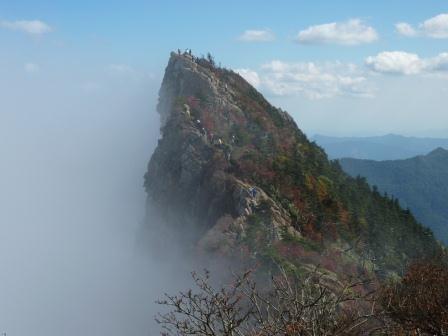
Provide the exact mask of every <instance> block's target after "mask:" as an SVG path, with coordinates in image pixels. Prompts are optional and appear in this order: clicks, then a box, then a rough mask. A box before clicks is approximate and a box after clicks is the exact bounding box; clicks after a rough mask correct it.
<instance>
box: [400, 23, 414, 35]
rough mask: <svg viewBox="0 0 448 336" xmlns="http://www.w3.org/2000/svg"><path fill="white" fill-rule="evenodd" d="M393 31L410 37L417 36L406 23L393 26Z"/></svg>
mask: <svg viewBox="0 0 448 336" xmlns="http://www.w3.org/2000/svg"><path fill="white" fill-rule="evenodd" d="M395 29H396V31H397V33H398V34H400V35H404V36H408V37H412V36H416V35H417V31H416V30H415V29H414V28H413V27H412V26H411V25H410V24H409V23H406V22H399V23H396V24H395Z"/></svg>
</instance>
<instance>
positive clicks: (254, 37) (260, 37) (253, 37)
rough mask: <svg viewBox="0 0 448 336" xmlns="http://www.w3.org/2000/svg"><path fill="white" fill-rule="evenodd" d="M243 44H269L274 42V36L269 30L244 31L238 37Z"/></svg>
mask: <svg viewBox="0 0 448 336" xmlns="http://www.w3.org/2000/svg"><path fill="white" fill-rule="evenodd" d="M238 40H240V41H243V42H270V41H273V40H275V35H274V33H272V32H271V31H270V30H269V29H264V30H246V31H245V32H244V33H243V34H241V35H240V36H239V37H238Z"/></svg>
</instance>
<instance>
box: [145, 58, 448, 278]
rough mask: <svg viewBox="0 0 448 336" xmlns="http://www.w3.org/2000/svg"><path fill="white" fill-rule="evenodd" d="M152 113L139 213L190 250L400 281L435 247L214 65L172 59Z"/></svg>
mask: <svg viewBox="0 0 448 336" xmlns="http://www.w3.org/2000/svg"><path fill="white" fill-rule="evenodd" d="M158 111H159V113H160V115H161V125H162V127H161V139H160V140H159V144H158V146H157V148H156V150H155V152H154V154H153V156H152V157H151V160H150V162H149V164H148V170H147V172H146V174H145V188H146V192H147V194H148V211H149V212H150V213H157V214H158V216H159V217H160V218H162V219H163V220H162V222H163V224H162V225H165V226H169V227H171V228H174V230H175V231H176V232H177V233H178V234H179V233H180V236H181V237H182V238H183V239H184V240H188V241H190V243H191V245H192V246H195V248H200V249H202V250H207V251H212V252H214V253H218V254H231V255H232V254H233V255H235V254H238V255H239V257H241V258H256V259H261V260H264V261H265V263H269V261H271V262H272V260H274V261H276V262H277V263H282V264H284V265H287V266H288V268H290V269H294V270H298V269H300V267H302V266H304V265H314V266H316V265H325V266H324V268H326V269H328V270H331V271H332V272H333V273H334V274H336V275H337V274H339V275H340V274H342V273H345V272H355V273H356V272H367V271H375V272H376V271H382V272H386V273H387V272H397V271H399V270H400V269H403V265H404V264H405V263H407V262H409V261H410V260H411V259H413V258H419V257H424V256H427V255H430V254H432V253H436V252H437V251H439V249H440V247H439V246H438V244H437V243H436V241H435V240H434V238H433V237H432V233H431V232H430V231H429V230H427V229H425V228H423V227H421V226H420V224H418V223H417V222H416V221H415V219H414V218H413V217H412V215H410V214H409V213H407V212H406V211H404V210H402V209H400V208H399V206H398V205H397V204H394V203H393V202H392V201H391V200H390V199H387V198H384V197H382V196H381V195H380V194H379V193H377V192H375V191H373V192H372V191H371V190H370V188H369V186H368V185H367V183H366V182H365V181H364V180H363V179H354V178H351V177H349V176H348V175H346V174H345V173H344V172H343V171H342V170H341V168H340V167H339V165H338V164H337V162H330V161H328V159H327V156H326V154H325V152H324V151H323V150H322V149H321V148H319V147H318V146H316V145H314V144H313V143H311V142H310V141H309V140H308V139H307V137H306V136H305V135H304V134H303V132H302V131H300V129H299V128H298V127H297V124H296V122H295V121H294V120H293V119H292V118H291V117H290V116H289V114H288V113H286V112H284V111H283V110H281V109H277V108H275V107H273V106H272V105H270V104H269V103H268V102H267V101H266V99H264V97H263V96H262V95H261V94H260V93H258V92H257V91H256V90H255V89H254V88H253V87H252V86H251V85H250V84H249V83H247V82H246V81H245V80H244V79H243V78H242V77H241V76H240V75H238V74H236V73H234V72H233V71H231V70H227V69H224V68H219V67H216V66H215V64H214V61H213V58H211V57H210V58H208V59H205V58H197V57H195V56H193V55H190V54H177V53H172V54H171V57H170V60H169V62H168V66H167V68H166V71H165V76H164V79H163V82H162V86H161V89H160V99H159V104H158ZM148 225H149V224H148ZM403 242H406V244H403ZM347 251H350V252H347Z"/></svg>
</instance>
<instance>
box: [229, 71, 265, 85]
mask: <svg viewBox="0 0 448 336" xmlns="http://www.w3.org/2000/svg"><path fill="white" fill-rule="evenodd" d="M235 72H237V73H239V74H240V75H241V77H243V78H244V79H245V80H247V81H248V82H249V83H250V84H251V85H252V86H253V87H255V88H258V87H259V86H260V83H261V81H260V76H259V75H258V73H257V72H256V71H253V70H250V69H236V70H235Z"/></svg>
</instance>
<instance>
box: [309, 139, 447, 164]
mask: <svg viewBox="0 0 448 336" xmlns="http://www.w3.org/2000/svg"><path fill="white" fill-rule="evenodd" d="M312 140H314V141H315V142H316V143H317V144H318V145H319V146H321V147H322V148H324V149H325V151H326V152H327V154H328V156H329V158H330V159H339V158H356V159H368V160H398V159H407V158H411V157H414V156H417V155H423V154H427V153H429V152H430V151H432V150H434V149H435V148H438V147H442V148H445V149H448V139H443V138H417V137H405V136H401V135H395V134H388V135H384V136H374V137H362V138H356V137H331V136H324V135H315V136H314V137H312Z"/></svg>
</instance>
